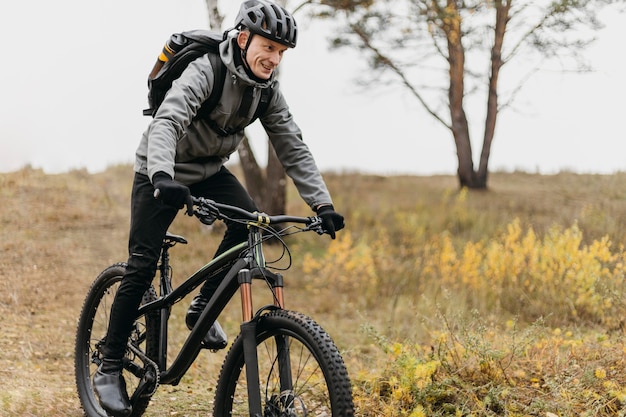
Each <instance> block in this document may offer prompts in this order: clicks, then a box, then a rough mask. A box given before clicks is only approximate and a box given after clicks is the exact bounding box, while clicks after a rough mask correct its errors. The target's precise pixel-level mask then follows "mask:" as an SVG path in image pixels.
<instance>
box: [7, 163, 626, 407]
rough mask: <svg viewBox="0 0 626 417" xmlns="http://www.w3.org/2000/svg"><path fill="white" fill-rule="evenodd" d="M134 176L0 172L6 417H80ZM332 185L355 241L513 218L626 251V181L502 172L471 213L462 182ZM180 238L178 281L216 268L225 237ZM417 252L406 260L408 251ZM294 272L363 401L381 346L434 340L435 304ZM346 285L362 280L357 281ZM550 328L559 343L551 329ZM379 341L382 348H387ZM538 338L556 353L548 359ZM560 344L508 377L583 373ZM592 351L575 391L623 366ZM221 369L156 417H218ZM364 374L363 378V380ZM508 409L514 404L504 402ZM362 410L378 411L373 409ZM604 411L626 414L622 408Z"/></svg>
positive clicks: (585, 331) (195, 233) (174, 394)
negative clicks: (83, 343) (86, 361)
mask: <svg viewBox="0 0 626 417" xmlns="http://www.w3.org/2000/svg"><path fill="white" fill-rule="evenodd" d="M131 178H132V172H131V168H130V167H128V166H118V167H112V168H110V169H109V170H107V171H106V172H104V173H101V174H95V175H90V174H88V173H86V172H84V171H73V172H69V173H66V174H60V175H44V174H43V173H42V172H41V171H38V170H33V169H23V170H20V171H18V172H14V173H9V174H0V201H2V203H1V205H0V224H1V229H0V236H1V238H2V239H0V329H1V337H0V352H2V354H1V355H0V416H15V415H20V416H43V415H59V416H79V415H81V411H80V408H79V404H78V400H77V398H76V395H75V389H74V382H73V357H72V355H73V338H74V331H75V325H76V320H77V316H78V313H79V311H80V308H81V306H82V301H83V297H84V295H85V292H86V290H87V288H88V286H89V284H90V283H91V281H92V280H93V278H94V277H95V276H96V275H97V274H98V272H99V271H100V270H102V269H103V268H104V267H105V266H107V265H109V264H111V263H114V262H118V261H121V260H124V259H125V257H126V239H127V226H128V196H129V191H130V181H131ZM327 179H328V183H329V187H330V188H331V190H332V191H333V194H334V196H335V200H336V201H335V205H336V207H337V208H338V209H339V210H341V211H342V212H343V213H344V214H345V215H346V218H347V221H348V228H349V230H350V233H352V235H353V239H354V241H355V242H357V243H358V242H361V241H364V240H367V241H371V239H375V238H376V236H377V234H379V233H380V232H381V230H380V228H381V223H382V224H385V225H386V226H385V227H386V228H387V230H386V232H388V233H389V234H390V235H392V236H393V235H394V233H397V234H400V233H401V232H402V230H401V229H406V228H407V227H412V226H411V225H412V224H413V225H415V231H414V233H415V234H420V235H423V236H424V240H426V239H427V237H428V236H431V235H434V234H438V233H442V232H444V231H448V232H449V233H450V234H451V235H452V236H453V237H454V239H455V242H456V243H458V244H459V245H461V244H462V243H463V242H467V241H478V240H480V239H483V238H485V237H486V236H487V237H489V236H493V235H494V234H496V233H497V232H498V231H501V230H503V228H505V227H506V225H507V224H509V223H510V222H511V220H512V219H513V218H516V217H517V218H519V219H520V221H521V223H522V225H523V226H524V227H527V226H532V227H533V228H534V230H535V231H536V232H537V233H538V234H542V233H544V232H545V231H547V230H549V228H550V227H551V226H553V225H555V224H556V225H561V226H563V227H569V226H571V225H572V224H575V223H577V224H578V226H579V227H580V228H581V229H582V230H583V231H584V239H585V242H587V243H591V242H592V241H594V240H596V239H599V238H601V237H602V236H604V235H607V234H608V235H609V236H610V237H611V238H612V239H613V241H615V242H618V243H619V242H626V229H625V228H624V222H625V221H626V190H624V188H623V183H624V180H625V179H626V174H615V175H609V176H600V175H576V174H571V173H562V174H559V175H555V176H540V175H530V174H524V173H512V174H505V173H494V174H492V176H491V178H490V186H491V187H490V190H489V191H487V192H477V193H469V195H467V197H466V201H465V203H464V205H463V206H461V207H459V205H458V204H455V203H454V202H455V201H456V199H457V198H458V190H457V183H456V179H455V178H454V177H452V176H433V177H409V176H407V177H381V176H365V175H357V174H329V175H327ZM289 201H290V204H291V205H290V207H289V211H290V212H292V213H294V214H307V213H308V209H307V208H306V207H305V206H304V205H303V204H302V203H301V202H300V201H299V199H298V198H297V197H296V196H295V191H294V190H293V189H290V198H289ZM397 213H412V216H414V217H415V218H413V219H411V222H412V223H410V222H408V223H407V222H398V221H397V219H396V218H395V217H394V216H396V214H397ZM379 221H380V222H379ZM174 231H175V232H177V233H180V234H184V235H185V236H187V237H188V238H189V239H190V241H191V242H192V244H191V245H189V247H187V248H184V249H178V248H176V249H175V252H174V262H175V266H176V271H175V272H176V277H177V278H182V277H183V276H184V275H185V274H187V273H190V272H192V271H193V270H195V269H196V268H197V266H199V262H200V261H199V259H200V258H199V257H201V256H204V257H205V259H206V255H205V254H207V253H208V254H212V253H213V251H214V247H215V245H216V243H217V241H218V240H219V233H220V231H219V229H218V230H217V231H213V232H207V231H206V230H205V229H201V228H199V227H197V223H196V222H194V221H193V220H190V219H177V221H176V224H175V228H174ZM404 232H406V230H404ZM327 245H328V240H327V239H319V238H316V237H315V236H303V237H302V239H300V238H298V239H296V240H294V241H293V247H292V250H293V251H294V253H296V254H299V253H300V251H305V252H308V253H311V254H313V255H315V254H319V255H322V254H324V253H325V251H326V248H327ZM409 249H410V248H407V249H406V250H407V252H406V253H410V251H409ZM398 250H399V251H401V250H403V249H398ZM203 254H204V255H203ZM403 256H404V255H403V254H402V253H398V257H397V259H391V260H390V262H392V263H394V262H395V263H398V264H400V263H401V262H402V261H403V258H402V257H403ZM296 262H297V265H296V266H295V267H294V270H293V272H291V273H289V276H290V277H294V279H293V282H294V283H297V284H299V286H298V287H296V286H295V285H293V286H292V285H290V287H288V291H289V292H288V297H289V298H288V302H289V305H290V306H291V307H294V308H296V309H299V310H301V311H303V312H306V313H307V314H310V315H311V316H313V317H315V318H316V320H318V321H319V322H320V323H321V324H322V325H323V326H324V327H325V328H326V329H327V330H328V332H329V333H330V334H331V335H333V336H334V337H335V339H336V341H337V344H338V345H339V346H340V347H341V348H342V349H343V351H344V356H345V358H346V361H347V363H348V366H349V368H350V371H351V373H352V374H353V375H354V376H355V380H356V381H357V383H358V384H360V385H359V389H358V390H357V393H362V392H363V391H362V390H363V389H364V387H365V384H366V383H369V381H371V379H372V377H373V376H376V377H381V378H382V377H383V376H384V375H383V373H384V372H387V371H389V369H387V370H385V369H384V366H383V365H380V363H379V362H365V361H366V360H369V358H375V360H379V359H380V358H381V357H382V358H386V356H385V355H386V354H384V353H383V354H381V348H380V345H381V344H380V340H382V339H385V340H387V341H389V343H393V340H399V341H402V342H404V341H405V340H413V341H416V340H421V341H424V342H426V344H428V343H432V340H429V337H430V336H432V335H431V334H430V333H429V331H432V329H433V327H436V326H434V325H433V324H432V323H430V324H429V323H428V320H429V319H425V318H424V317H425V316H426V315H427V312H428V311H430V312H431V314H432V317H434V316H436V312H435V310H434V309H435V306H434V304H429V303H424V307H423V308H422V309H421V310H420V309H418V307H417V306H415V305H414V303H413V302H412V301H408V300H406V299H402V298H401V297H400V298H397V299H396V300H395V302H396V304H395V305H394V306H393V308H392V307H390V305H389V303H391V301H389V302H386V301H385V299H376V298H374V302H372V299H371V298H370V299H368V300H361V299H359V297H375V295H372V294H368V293H367V291H363V293H362V294H361V293H360V292H359V291H356V292H349V293H347V292H341V291H335V290H333V288H332V287H330V289H328V288H329V285H328V284H331V285H332V282H330V283H329V282H327V281H325V280H324V277H320V280H319V281H316V282H310V281H307V275H306V273H304V272H303V267H302V265H301V263H302V257H301V256H300V257H299V258H298V259H296ZM350 278H351V279H352V280H355V281H358V279H359V278H360V277H358V276H355V277H350ZM318 284H319V285H318ZM183 311H184V306H181V307H180V309H179V310H175V311H174V317H173V322H172V324H173V326H175V327H174V328H175V330H174V331H173V334H175V335H178V339H176V338H175V337H174V336H173V337H174V340H173V342H172V343H173V345H174V346H175V345H176V343H179V342H180V340H181V338H182V337H184V336H185V335H186V333H185V331H183V328H182V320H181V317H182V314H183ZM238 314H239V312H238V311H237V309H236V308H233V309H230V310H229V312H228V314H227V316H226V317H225V318H224V324H225V327H226V329H227V330H228V331H229V333H230V334H231V335H233V336H234V334H235V332H236V329H237V320H238ZM499 326H503V324H502V323H499V322H494V324H493V328H499ZM585 326H586V324H585V323H581V328H580V329H579V332H578V333H577V336H575V337H574V336H570V337H569V339H571V340H573V342H572V343H571V344H572V345H573V344H574V342H575V341H585V343H587V342H588V341H589V340H590V339H589V338H590V337H591V338H592V339H593V343H598V342H597V340H598V337H600V336H597V335H598V334H602V330H601V329H598V328H594V327H593V326H589V327H588V328H587V327H585ZM364 327H366V328H370V329H374V331H373V333H372V332H371V331H370V332H363V331H362V330H363V328H364ZM546 332H547V334H548V335H553V333H552V332H553V330H552V329H547V330H546ZM589 335H595V336H593V337H592V336H589ZM378 336H381V337H382V339H377V337H378ZM596 336H597V337H596ZM602 337H605V336H602ZM540 341H545V343H548V345H545V346H547V347H544V348H543V350H541V351H538V350H537V349H540V348H539V347H538V346H540V345H538V344H537V343H539V342H540ZM511 343H512V342H511ZM550 343H552V345H550ZM558 343H564V342H562V341H561V342H557V341H555V340H553V339H551V338H550V337H547V336H546V335H544V334H542V335H541V337H538V338H536V339H533V341H532V346H533V349H535V350H530V351H528V352H529V353H528V355H527V356H524V358H523V360H522V359H520V360H519V361H518V362H515V367H517V368H519V369H515V371H514V372H513V370H511V372H512V374H514V375H517V376H518V377H519V378H520V379H523V378H522V375H526V374H527V375H531V374H532V373H533V372H536V369H533V370H532V371H531V370H529V369H528V368H527V366H529V367H530V366H532V367H534V368H536V367H537V366H538V365H537V364H538V363H539V364H540V365H542V366H544V367H546V368H550V369H553V370H554V372H552V371H551V372H550V373H547V374H545V375H544V377H546V376H547V377H548V378H550V375H552V379H551V380H550V381H551V383H553V384H558V383H559V382H558V381H559V380H558V377H559V373H561V374H564V373H568V372H569V373H574V371H573V370H572V369H571V368H568V367H567V364H566V363H564V362H563V360H562V359H559V357H558V355H559V354H563V352H564V351H563V350H560V349H561V348H562V345H559V344H558ZM581 343H582V342H581ZM383 345H384V343H383ZM529 346H530V345H529ZM550 346H552V348H550ZM585 346H587V347H589V349H591V347H593V348H596V349H600V352H601V354H602V355H605V356H604V357H602V358H601V357H597V358H596V359H593V357H592V355H591V353H589V351H583V350H582V348H581V350H577V351H574V350H569V351H568V352H569V353H568V354H569V355H574V354H575V355H578V356H577V359H578V360H579V366H580V370H579V371H578V372H579V374H575V375H573V376H572V378H573V379H576V381H577V383H579V384H583V383H584V382H585V381H586V379H585V378H589V376H588V373H589V372H591V373H592V374H593V372H594V371H593V370H594V369H608V370H609V371H610V370H611V369H617V367H619V366H621V365H622V361H623V356H624V353H623V349H621V347H618V348H616V347H615V346H616V345H615V344H613V345H612V346H613V347H611V348H610V349H609V348H608V347H607V348H606V349H605V350H601V349H602V346H603V345H602V344H601V343H599V344H597V345H590V344H585ZM551 349H552V350H554V352H552V351H551ZM373 360H374V359H373ZM220 361H221V354H209V353H203V354H202V356H201V357H200V358H199V360H198V361H197V363H196V364H195V365H194V367H193V368H192V369H191V370H190V372H189V374H188V375H187V376H186V377H185V378H184V379H183V381H182V383H181V384H180V385H179V386H177V387H161V389H160V391H159V392H158V393H157V397H156V398H155V400H154V401H153V405H151V407H150V408H149V412H148V415H154V416H156V415H166V414H169V415H190V416H193V415H206V414H208V412H209V411H210V408H211V407H210V401H211V400H212V396H213V392H212V390H213V387H214V380H215V378H216V373H217V369H219V364H220ZM585 361H587V362H588V363H587V362H585ZM378 366H380V368H377V367H378ZM564 368H565V369H564ZM511 369H512V368H511ZM590 369H591V371H590ZM365 371H367V373H366V374H363V373H364V372H365ZM439 372H441V370H440V371H439ZM585 372H586V373H585ZM615 372H619V369H617V370H616V371H615ZM533 375H534V374H533ZM600 376H601V375H600ZM530 378H531V377H529V380H530ZM591 379H593V378H591ZM581 381H582V382H581ZM465 383H466V384H467V382H465ZM588 385H589V384H588ZM588 385H585V386H582V385H575V384H573V385H572V387H573V389H578V388H577V387H580V389H581V391H580V393H579V394H580V395H579V397H583V396H584V392H583V390H584V389H587V388H586V387H588ZM561 387H562V388H563V387H564V386H563V385H561ZM465 388H467V386H465ZM523 388H524V389H525V390H528V391H527V392H526V391H523V390H522V389H520V390H519V391H515V395H513V394H511V390H512V389H513V388H512V387H508V390H509V391H508V393H509V394H507V395H509V396H508V397H506V396H505V397H502V398H509V399H510V402H511V403H513V402H516V403H523V402H524V398H521V397H520V396H523V395H526V396H527V397H528V398H527V400H528V401H531V399H532V397H533V396H536V393H533V392H531V390H532V389H533V387H532V385H528V386H523ZM494 392H495V391H494ZM524 392H526V393H525V394H524ZM542 392H544V391H542ZM572 397H576V395H574V394H572ZM372 398H373V397H372ZM383 400H384V399H381V404H382V401H383ZM550 400H551V399H550V398H545V402H546V403H547V404H548V405H546V406H545V407H544V408H541V407H540V405H535V406H534V407H535V410H537V414H532V415H540V414H539V413H540V412H541V413H543V414H541V415H545V412H546V411H550V410H553V412H556V411H554V410H555V408H549V405H554V406H555V407H565V405H564V404H566V401H562V402H556V401H552V402H551V401H550ZM503 404H504V405H502V406H503V407H505V406H506V404H505V402H503ZM366 406H368V407H370V408H372V409H375V408H374V407H373V404H371V403H370V404H366ZM381 409H382V408H381ZM571 410H574V411H571ZM571 410H570V411H568V410H566V409H562V410H561V414H557V415H562V416H566V415H572V416H573V415H577V414H576V413H577V412H578V410H576V408H575V407H574V406H571ZM398 415H400V414H398ZM407 415H408V414H407ZM416 415H417V414H416ZM442 415H443V414H442ZM475 415H480V414H475ZM483 415H492V414H488V413H485V414H483ZM493 415H497V413H496V414H493ZM509 415H515V414H512V413H510V414H509ZM517 415H520V416H521V415H525V414H524V413H520V414H517ZM529 415H530V414H529ZM606 415H621V414H617V411H616V413H615V414H610V413H608V414H606Z"/></svg>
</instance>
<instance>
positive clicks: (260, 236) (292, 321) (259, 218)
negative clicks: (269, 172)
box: [74, 197, 354, 417]
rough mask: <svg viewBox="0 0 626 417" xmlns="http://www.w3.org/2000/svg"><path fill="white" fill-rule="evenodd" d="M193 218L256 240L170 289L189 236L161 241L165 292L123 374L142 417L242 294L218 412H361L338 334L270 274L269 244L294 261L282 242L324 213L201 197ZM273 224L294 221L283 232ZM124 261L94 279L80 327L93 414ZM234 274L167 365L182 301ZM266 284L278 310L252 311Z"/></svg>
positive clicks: (98, 412) (143, 324)
mask: <svg viewBox="0 0 626 417" xmlns="http://www.w3.org/2000/svg"><path fill="white" fill-rule="evenodd" d="M193 202H194V215H195V216H196V217H197V218H198V219H199V220H200V221H201V222H202V223H204V224H209V225H210V224H213V222H215V221H216V220H222V221H225V220H229V221H237V222H241V223H244V224H246V225H247V226H248V230H249V233H248V240H247V242H243V243H241V244H239V245H236V246H235V247H233V248H231V249H230V250H228V251H226V252H225V253H223V254H221V255H220V256H218V257H216V258H214V259H213V260H212V261H210V262H208V263H207V264H206V265H204V266H202V267H201V268H200V269H198V270H197V271H196V272H195V273H193V274H192V275H191V276H190V277H188V278H186V279H185V280H183V282H182V283H181V284H180V285H178V286H177V287H175V288H174V287H173V285H172V274H171V270H172V267H171V264H170V253H169V250H170V248H172V247H173V246H174V245H177V244H186V243H187V240H186V239H185V238H184V237H182V236H178V235H174V234H171V233H169V232H168V233H167V235H166V237H165V238H164V240H163V244H162V249H161V254H160V261H159V265H158V269H157V275H159V283H158V293H157V289H156V288H155V287H154V284H153V285H151V287H150V288H149V289H148V291H146V293H145V294H144V296H143V300H142V303H141V305H140V307H139V311H138V315H137V319H136V321H135V324H134V327H133V331H132V334H131V337H130V339H129V342H128V345H127V350H126V355H125V357H124V359H123V365H124V370H123V374H124V377H125V379H126V384H127V390H128V394H129V398H130V400H131V403H132V406H133V412H132V416H141V415H143V414H144V412H145V411H146V409H147V407H148V404H149V403H150V400H151V398H152V396H153V394H154V393H155V392H156V390H157V388H158V386H159V385H164V384H166V385H177V384H178V383H179V382H180V380H181V379H182V377H183V376H184V375H185V373H186V372H187V370H188V369H189V368H190V366H191V365H192V363H193V362H194V360H195V359H196V358H197V357H198V354H199V353H200V351H201V350H202V349H203V347H204V346H203V342H202V341H203V338H204V336H205V335H206V333H207V332H208V331H209V329H210V328H211V326H212V324H213V323H214V322H215V320H216V319H217V318H218V317H219V315H220V313H221V312H222V311H223V310H224V308H225V307H226V306H227V304H228V303H229V302H230V300H231V299H232V298H233V297H234V296H235V294H236V293H237V292H239V293H240V296H241V297H240V298H241V311H242V323H241V326H240V333H239V335H238V336H237V337H236V338H235V340H234V341H233V343H232V345H231V346H230V348H229V349H228V352H227V353H226V356H225V359H224V362H223V364H222V368H221V371H220V374H219V377H218V382H217V387H216V390H215V399H214V408H213V415H214V416H216V417H217V416H219V417H222V416H253V417H297V416H353V415H354V405H353V399H352V389H351V382H350V379H349V376H348V372H347V370H346V367H345V364H344V361H343V359H342V357H341V355H340V353H339V351H338V349H337V347H336V345H335V343H334V342H333V340H332V339H331V337H330V336H329V335H328V334H327V333H326V331H324V329H322V327H320V325H319V324H317V323H316V322H315V321H314V320H313V319H311V318H309V317H307V316H306V315H304V314H302V313H299V312H296V311H291V310H286V309H285V308H284V305H285V301H284V286H283V284H284V278H283V276H282V275H281V274H280V273H279V272H274V271H272V270H270V269H269V268H270V267H269V266H268V265H267V263H266V260H265V255H264V252H263V244H264V243H265V242H267V240H268V239H275V240H277V241H278V242H280V243H281V244H282V245H283V248H284V250H283V256H286V257H287V259H288V264H287V267H285V268H284V269H288V267H289V266H290V265H291V252H290V251H289V248H288V246H287V244H286V243H285V241H284V239H283V237H285V236H287V235H293V234H295V233H301V232H307V231H314V232H317V233H318V234H323V233H324V230H322V221H321V219H320V218H319V217H295V216H287V215H278V216H268V215H266V214H260V213H251V212H248V211H246V210H243V209H241V208H238V207H234V206H229V205H224V204H219V203H216V202H214V201H212V200H209V199H205V198H195V197H194V198H193ZM273 225H286V226H285V227H284V228H282V229H281V230H275V229H274V228H273V227H272V226H273ZM125 267H126V264H125V263H117V264H114V265H111V266H109V267H108V268H106V269H105V270H104V271H102V272H101V273H100V274H99V275H98V277H97V278H96V279H95V281H94V282H93V283H92V285H91V287H90V289H89V291H88V293H87V296H86V298H85V301H84V304H83V307H82V310H81V313H80V318H79V322H78V328H77V334H76V342H75V366H74V367H75V377H76V386H77V391H78V396H79V398H80V402H81V406H82V408H83V411H84V412H85V415H86V416H88V417H96V416H98V417H104V416H106V412H105V411H104V410H103V409H102V408H101V407H100V404H99V402H98V400H97V397H96V395H95V391H94V389H93V385H92V376H93V374H94V373H95V371H96V369H97V367H98V366H99V365H100V363H101V361H102V354H101V352H100V347H101V346H102V345H103V337H104V336H105V335H106V330H107V326H108V323H109V310H110V307H111V304H112V302H113V298H114V296H115V293H116V290H117V288H118V287H119V284H120V281H121V280H122V277H123V275H124V271H125ZM226 270H227V271H228V272H227V273H226V276H225V278H224V279H223V280H222V281H221V283H220V285H219V287H218V288H217V290H216V292H215V294H214V295H213V296H212V297H211V299H210V300H209V303H208V305H207V306H206V308H205V309H204V311H203V313H202V314H201V316H200V318H199V319H198V321H197V323H196V325H195V326H194V328H193V329H192V330H191V332H190V333H189V335H188V336H187V338H186V339H185V342H184V343H183V344H182V346H181V347H180V348H177V350H178V353H177V356H176V358H175V359H174V360H173V362H171V364H170V363H168V360H167V358H168V343H167V341H168V319H169V316H170V312H171V308H172V306H173V305H174V304H176V303H178V302H180V301H181V300H183V299H184V298H185V297H186V296H187V295H189V294H190V293H191V292H192V291H193V290H194V289H196V288H197V287H198V286H199V285H200V284H202V283H203V282H205V281H206V280H208V279H211V278H212V277H214V276H215V275H216V274H219V273H220V272H221V273H223V271H226ZM255 280H256V281H264V282H265V283H266V284H267V285H266V286H267V288H268V289H269V291H270V296H271V299H272V300H273V304H270V305H266V306H263V307H261V308H259V309H258V310H256V312H255V310H254V307H253V303H252V283H253V281H255Z"/></svg>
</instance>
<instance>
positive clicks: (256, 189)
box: [237, 136, 265, 209]
mask: <svg viewBox="0 0 626 417" xmlns="http://www.w3.org/2000/svg"><path fill="white" fill-rule="evenodd" d="M237 152H238V153H239V160H240V161H241V168H242V170H243V177H244V179H245V181H246V189H247V190H248V193H249V194H250V197H252V199H253V200H254V201H255V202H256V203H257V205H259V206H260V205H261V204H260V203H261V199H262V198H263V195H264V194H265V192H264V189H263V187H264V181H263V171H262V170H261V167H259V164H258V162H257V161H256V158H255V157H254V153H253V152H252V148H251V147H250V142H249V141H248V137H247V136H244V138H243V141H242V142H241V144H240V145H239V148H238V149H237ZM259 209H261V207H259Z"/></svg>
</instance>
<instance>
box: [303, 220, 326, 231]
mask: <svg viewBox="0 0 626 417" xmlns="http://www.w3.org/2000/svg"><path fill="white" fill-rule="evenodd" d="M309 219H310V220H311V223H309V224H308V225H307V226H306V227H305V228H304V230H305V231H309V230H312V231H314V232H315V233H317V234H318V235H323V234H324V233H325V231H324V229H323V228H322V218H321V217H319V216H315V217H309Z"/></svg>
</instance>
